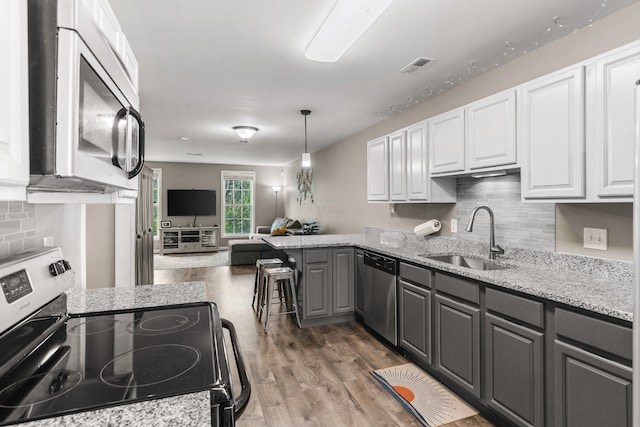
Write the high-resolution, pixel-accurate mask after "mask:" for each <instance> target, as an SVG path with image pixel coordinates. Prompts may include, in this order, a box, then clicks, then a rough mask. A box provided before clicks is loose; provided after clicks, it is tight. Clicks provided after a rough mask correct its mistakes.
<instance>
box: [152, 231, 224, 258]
mask: <svg viewBox="0 0 640 427" xmlns="http://www.w3.org/2000/svg"><path fill="white" fill-rule="evenodd" d="M218 231H219V227H183V228H175V227H174V228H163V229H161V230H160V253H161V254H163V255H164V254H171V253H187V252H215V251H217V250H218Z"/></svg>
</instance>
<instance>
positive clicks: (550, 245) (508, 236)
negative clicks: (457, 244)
mask: <svg viewBox="0 0 640 427" xmlns="http://www.w3.org/2000/svg"><path fill="white" fill-rule="evenodd" d="M457 192H458V199H457V204H456V209H457V215H456V217H457V219H458V233H457V235H455V237H457V238H458V239H466V240H473V241H476V242H488V241H489V215H488V213H487V212H486V211H484V210H482V211H480V212H478V213H477V215H476V219H475V222H474V225H473V232H472V233H469V232H467V231H466V230H465V229H466V227H467V224H468V223H469V219H470V218H471V212H472V211H473V208H474V207H475V206H478V205H486V206H488V207H489V208H491V210H492V211H493V213H494V216H495V232H496V243H497V244H498V245H507V246H513V247H519V248H526V249H537V250H544V251H554V250H555V233H556V225H555V212H556V211H555V204H553V203H522V202H521V199H520V174H509V175H505V176H501V177H494V178H482V179H475V178H458V180H457Z"/></svg>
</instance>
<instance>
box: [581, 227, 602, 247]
mask: <svg viewBox="0 0 640 427" xmlns="http://www.w3.org/2000/svg"><path fill="white" fill-rule="evenodd" d="M584 247H585V248H587V249H597V250H600V251H606V250H607V230H606V229H605V228H586V227H585V229H584Z"/></svg>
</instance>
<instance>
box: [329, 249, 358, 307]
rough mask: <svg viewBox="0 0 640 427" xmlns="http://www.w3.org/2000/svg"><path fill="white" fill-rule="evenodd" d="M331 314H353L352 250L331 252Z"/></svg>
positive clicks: (353, 280)
mask: <svg viewBox="0 0 640 427" xmlns="http://www.w3.org/2000/svg"><path fill="white" fill-rule="evenodd" d="M332 252H333V259H332V261H333V263H332V264H333V265H332V267H333V277H332V279H333V280H332V291H333V292H332V313H333V314H345V313H353V312H354V310H355V298H354V296H355V262H354V251H353V248H339V249H334V250H333V251H332Z"/></svg>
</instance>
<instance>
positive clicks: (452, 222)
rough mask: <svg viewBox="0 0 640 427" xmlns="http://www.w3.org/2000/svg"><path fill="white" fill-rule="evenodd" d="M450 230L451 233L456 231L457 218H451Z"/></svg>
mask: <svg viewBox="0 0 640 427" xmlns="http://www.w3.org/2000/svg"><path fill="white" fill-rule="evenodd" d="M451 232H452V233H457V232H458V220H457V219H455V218H451Z"/></svg>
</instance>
